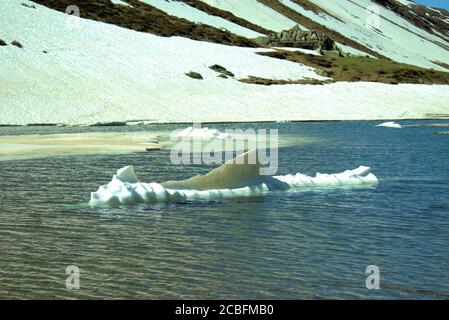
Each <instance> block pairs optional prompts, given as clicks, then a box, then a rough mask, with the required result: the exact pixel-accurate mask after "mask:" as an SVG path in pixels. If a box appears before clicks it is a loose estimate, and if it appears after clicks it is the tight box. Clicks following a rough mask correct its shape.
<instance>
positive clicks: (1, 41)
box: [0, 39, 8, 47]
mask: <svg viewBox="0 0 449 320" xmlns="http://www.w3.org/2000/svg"><path fill="white" fill-rule="evenodd" d="M7 45H8V44H7V43H6V42H5V41H3V40H2V39H0V47H4V46H7Z"/></svg>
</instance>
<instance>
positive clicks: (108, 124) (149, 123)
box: [0, 114, 449, 128]
mask: <svg viewBox="0 0 449 320" xmlns="http://www.w3.org/2000/svg"><path fill="white" fill-rule="evenodd" d="M417 120H419V121H440V120H449V114H448V115H444V116H441V117H410V118H365V119H301V120H287V119H285V120H251V121H250V120H248V121H245V120H235V121H204V122H198V121H149V120H127V121H111V122H98V123H96V124H85V123H83V124H73V125H71V124H65V123H28V124H0V128H11V127H23V128H25V127H62V128H83V127H84V128H92V127H134V126H152V125H171V124H173V125H191V124H192V123H200V124H202V125H210V124H239V123H313V122H352V121H366V122H368V121H417ZM132 122H147V123H145V124H128V123H132Z"/></svg>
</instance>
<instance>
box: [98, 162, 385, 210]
mask: <svg viewBox="0 0 449 320" xmlns="http://www.w3.org/2000/svg"><path fill="white" fill-rule="evenodd" d="M233 160H235V159H233ZM259 168H260V166H259V165H258V164H236V163H233V162H232V160H231V161H230V162H227V163H225V164H223V165H222V166H220V167H218V168H216V169H214V170H212V171H211V172H209V173H208V174H206V175H199V176H195V177H192V178H190V179H187V180H181V181H167V182H164V183H157V182H152V183H145V182H141V181H139V179H138V178H137V176H136V174H135V172H134V168H133V166H127V167H124V168H122V169H120V170H118V171H117V173H116V174H115V175H114V176H113V178H112V181H111V182H109V183H108V184H107V185H104V186H101V187H100V188H99V189H98V190H97V191H96V192H92V194H91V199H90V204H91V205H92V206H116V205H121V204H124V205H131V204H138V203H158V202H184V201H194V200H205V199H225V198H237V197H250V196H259V195H263V194H265V193H267V192H269V191H273V190H289V189H292V190H295V189H296V190H300V189H304V188H313V187H318V188H320V187H340V186H349V187H351V186H363V185H373V184H376V183H377V182H378V180H377V178H376V176H375V175H374V174H373V173H371V171H370V168H368V167H364V166H360V167H359V168H357V169H354V170H347V171H345V172H342V173H337V174H321V173H317V174H316V176H315V177H311V176H308V175H305V174H301V173H296V174H288V175H283V176H263V175H260V173H259V172H260V170H259Z"/></svg>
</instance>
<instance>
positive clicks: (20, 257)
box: [0, 121, 449, 299]
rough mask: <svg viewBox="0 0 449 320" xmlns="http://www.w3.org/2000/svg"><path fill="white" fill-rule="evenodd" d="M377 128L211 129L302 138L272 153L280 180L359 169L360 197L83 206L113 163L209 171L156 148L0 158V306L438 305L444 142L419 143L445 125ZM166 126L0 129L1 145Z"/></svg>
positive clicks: (447, 188)
mask: <svg viewBox="0 0 449 320" xmlns="http://www.w3.org/2000/svg"><path fill="white" fill-rule="evenodd" d="M434 122H436V121H434ZM441 122H444V121H438V123H441ZM446 122H448V121H446ZM377 123H378V122H329V123H286V124H258V125H254V124H239V125H217V126H214V127H216V128H220V129H224V128H227V127H233V128H237V127H238V128H248V127H249V126H251V127H252V128H278V129H279V130H280V134H281V139H282V135H286V136H289V137H298V140H300V138H301V139H303V138H304V137H307V138H311V139H312V141H313V143H306V144H304V143H299V144H294V143H293V144H290V145H289V146H287V147H283V148H281V149H280V151H279V162H280V165H279V174H287V173H296V172H301V173H306V174H311V175H312V174H313V175H314V174H315V173H316V172H317V171H319V172H323V173H336V172H341V171H344V170H346V169H353V168H356V167H358V166H359V165H366V166H369V167H371V168H372V171H373V172H374V174H375V175H376V176H377V177H378V178H379V181H380V182H379V184H378V185H377V186H376V187H373V188H365V189H360V188H358V189H334V190H310V191H306V192H281V191H279V192H273V193H269V194H268V195H267V196H265V197H263V198H262V197H259V198H249V199H230V200H223V201H201V202H188V203H180V204H158V205H135V206H122V207H116V208H91V207H89V206H88V205H87V202H88V201H89V196H90V192H91V191H96V189H97V188H98V186H100V185H102V184H105V183H107V182H109V181H110V178H111V176H112V175H113V173H114V172H115V171H116V170H117V169H119V168H121V167H123V166H125V165H130V164H132V165H134V166H135V169H136V172H137V174H138V175H139V177H140V178H142V180H144V181H165V180H169V179H180V178H187V177H190V176H192V175H195V174H198V173H205V172H207V171H209V170H210V169H211V168H210V167H209V168H207V167H204V166H193V165H192V166H174V165H171V164H170V162H169V151H168V150H163V151H157V152H151V153H134V154H127V155H89V156H64V157H62V156H61V157H52V158H41V159H27V160H15V161H2V162H0V165H1V170H0V194H1V198H0V201H1V202H0V266H1V267H0V297H1V298H38V299H41V298H64V299H67V298H68V299H77V298H78V299H79V298H82V299H85V298H87V299H90V298H107V299H114V298H138V299H172V298H173V299H181V298H182V299H208V298H211V299H212V298H215V299H231V298H239V299H256V298H258V299H266V298H273V299H310V298H340V299H346V298H356V299H359V298H386V299H389V298H400V299H402V298H403V299H405V298H413V299H415V298H416V299H417V298H426V299H441V298H445V299H447V298H449V272H448V270H449V269H448V267H449V250H448V245H449V183H448V181H449V162H448V155H449V136H448V135H434V134H432V133H433V132H434V131H448V128H429V127H416V128H404V129H389V128H377V127H375V126H374V125H375V124H377ZM403 123H408V124H418V123H419V124H425V123H428V122H426V121H407V122H403ZM174 127H175V126H151V127H140V128H139V127H135V128H123V127H115V128H39V127H35V128H0V134H1V135H9V134H30V133H65V132H75V131H77V132H79V131H111V130H113V131H128V130H147V131H152V130H157V131H161V130H171V129H173V128H174ZM178 128H179V127H178ZM290 139H291V138H290ZM69 265H76V266H78V267H79V268H80V270H81V282H80V286H81V287H80V290H72V291H71V290H67V289H66V287H65V280H66V277H67V275H66V274H65V268H66V267H67V266H69ZM368 265H376V266H378V267H379V268H380V273H381V289H380V290H367V289H366V287H365V280H366V277H367V276H368V274H366V273H365V271H366V267H367V266H368Z"/></svg>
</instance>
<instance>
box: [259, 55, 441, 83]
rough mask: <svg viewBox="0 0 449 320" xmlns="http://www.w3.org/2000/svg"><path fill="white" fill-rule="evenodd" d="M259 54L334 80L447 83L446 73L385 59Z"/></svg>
mask: <svg viewBox="0 0 449 320" xmlns="http://www.w3.org/2000/svg"><path fill="white" fill-rule="evenodd" d="M258 54H259V55H262V56H268V57H272V58H276V59H282V60H288V61H292V62H297V63H301V64H304V65H307V66H310V67H313V68H315V69H316V70H317V73H318V74H320V75H322V76H327V77H331V78H332V79H334V80H335V81H352V82H355V81H369V82H381V83H388V84H399V83H415V84H449V73H447V72H442V71H435V70H431V69H424V68H420V67H416V66H412V65H408V64H404V63H399V62H395V61H391V60H387V59H373V58H368V57H361V56H349V57H337V56H314V55H310V54H305V53H302V52H300V51H285V50H276V51H270V52H258Z"/></svg>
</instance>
